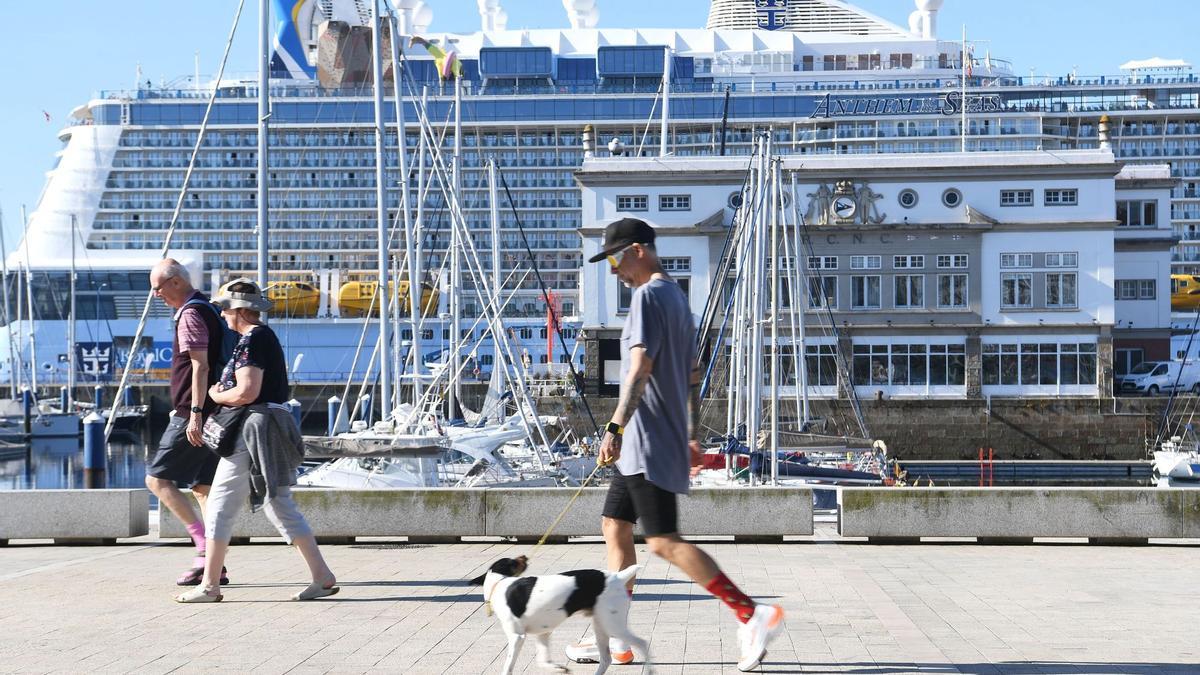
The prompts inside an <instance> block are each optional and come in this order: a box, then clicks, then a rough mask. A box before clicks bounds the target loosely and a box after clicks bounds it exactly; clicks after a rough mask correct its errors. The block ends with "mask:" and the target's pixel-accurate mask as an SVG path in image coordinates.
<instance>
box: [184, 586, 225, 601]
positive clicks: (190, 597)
mask: <svg viewBox="0 0 1200 675" xmlns="http://www.w3.org/2000/svg"><path fill="white" fill-rule="evenodd" d="M224 599H225V596H223V595H221V591H220V589H208V588H205V587H203V586H197V587H195V588H193V589H192V590H190V591H188V592H187V593H180V594H179V595H177V596H175V602H184V603H193V602H220V601H222V600H224Z"/></svg>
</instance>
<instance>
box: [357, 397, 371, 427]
mask: <svg viewBox="0 0 1200 675" xmlns="http://www.w3.org/2000/svg"><path fill="white" fill-rule="evenodd" d="M372 412H374V411H373V410H371V395H370V394H363V395H362V398H360V399H358V415H359V419H361V420H365V421H366V423H367V426H371V413H372Z"/></svg>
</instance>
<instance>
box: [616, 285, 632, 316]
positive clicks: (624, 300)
mask: <svg viewBox="0 0 1200 675" xmlns="http://www.w3.org/2000/svg"><path fill="white" fill-rule="evenodd" d="M632 302H633V289H632V288H630V287H628V286H626V285H625V284H623V283H621V282H619V281H618V282H617V312H618V313H621V312H628V311H629V305H630V303H632Z"/></svg>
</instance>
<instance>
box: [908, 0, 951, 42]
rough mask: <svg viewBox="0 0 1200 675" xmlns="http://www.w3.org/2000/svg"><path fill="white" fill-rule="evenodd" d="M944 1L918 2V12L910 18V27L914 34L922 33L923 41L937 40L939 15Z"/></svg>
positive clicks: (924, 0)
mask: <svg viewBox="0 0 1200 675" xmlns="http://www.w3.org/2000/svg"><path fill="white" fill-rule="evenodd" d="M942 2H943V0H916V4H917V11H915V12H913V13H912V15H911V16H909V18H908V27H909V30H911V31H912V32H914V33H920V35H921V39H923V40H934V39H936V38H937V13H938V10H939V9H941V8H942Z"/></svg>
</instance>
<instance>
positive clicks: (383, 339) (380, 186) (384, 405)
mask: <svg viewBox="0 0 1200 675" xmlns="http://www.w3.org/2000/svg"><path fill="white" fill-rule="evenodd" d="M382 29H383V22H382V19H381V17H380V16H379V0H374V1H373V2H372V11H371V37H372V41H371V72H372V75H373V76H374V78H373V79H372V80H371V83H372V85H373V88H374V90H375V216H376V226H377V230H378V235H379V248H378V255H379V261H378V262H379V266H378V275H379V291H378V293H376V295H377V297H378V298H379V353H380V355H381V357H380V359H379V410H380V415H379V417H380V419H384V420H386V419H388V418H389V417H390V416H391V415H392V389H391V386H392V378H391V368H390V366H391V363H389V360H388V357H387V354H388V347H389V346H390V344H391V343H390V341H389V333H390V328H391V327H390V326H389V325H388V313H389V307H388V303H389V302H390V300H391V298H390V296H391V292H390V289H389V288H388V276H389V275H388V222H387V201H386V197H387V186H386V184H385V182H384V181H385V180H386V178H387V172H386V171H385V166H384V163H385V161H384V160H385V155H384V152H383V141H384V124H383V56H382V52H383V39H382V38H383V30H382Z"/></svg>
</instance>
